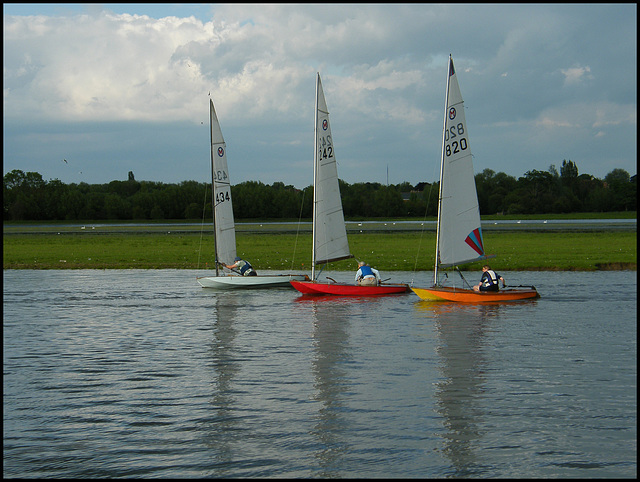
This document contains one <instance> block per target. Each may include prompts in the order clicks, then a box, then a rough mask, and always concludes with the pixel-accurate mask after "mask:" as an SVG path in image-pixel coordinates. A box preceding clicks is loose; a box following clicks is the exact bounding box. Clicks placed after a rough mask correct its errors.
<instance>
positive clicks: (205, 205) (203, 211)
mask: <svg viewBox="0 0 640 482" xmlns="http://www.w3.org/2000/svg"><path fill="white" fill-rule="evenodd" d="M206 211H207V185H206V184H205V185H204V203H203V206H202V223H201V224H200V246H198V264H197V269H200V253H201V252H202V233H203V232H204V215H205V213H206Z"/></svg>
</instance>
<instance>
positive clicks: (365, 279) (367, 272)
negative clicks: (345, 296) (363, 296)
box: [356, 261, 380, 286]
mask: <svg viewBox="0 0 640 482" xmlns="http://www.w3.org/2000/svg"><path fill="white" fill-rule="evenodd" d="M379 284H380V273H379V272H378V270H377V269H375V268H372V267H370V266H369V265H368V264H366V263H365V262H364V261H360V262H359V263H358V271H356V285H360V286H378V285H379Z"/></svg>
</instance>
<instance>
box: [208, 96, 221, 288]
mask: <svg viewBox="0 0 640 482" xmlns="http://www.w3.org/2000/svg"><path fill="white" fill-rule="evenodd" d="M209 139H210V143H211V149H210V155H211V210H212V211H213V233H214V236H213V251H214V257H215V264H216V276H219V275H220V272H219V269H218V236H217V235H216V234H215V232H216V177H215V169H214V167H213V100H211V99H209Z"/></svg>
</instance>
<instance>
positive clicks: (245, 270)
mask: <svg viewBox="0 0 640 482" xmlns="http://www.w3.org/2000/svg"><path fill="white" fill-rule="evenodd" d="M241 261H242V263H243V264H242V266H241V267H240V274H241V275H242V276H246V275H248V274H249V273H250V272H251V271H253V267H252V266H251V265H250V264H249V262H248V261H245V260H244V259H243V260H241ZM245 273H246V275H245Z"/></svg>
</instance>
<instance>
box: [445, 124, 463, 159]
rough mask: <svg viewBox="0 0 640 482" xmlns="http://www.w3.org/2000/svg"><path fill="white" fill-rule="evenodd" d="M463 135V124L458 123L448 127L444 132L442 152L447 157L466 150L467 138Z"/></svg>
mask: <svg viewBox="0 0 640 482" xmlns="http://www.w3.org/2000/svg"><path fill="white" fill-rule="evenodd" d="M463 135H464V124H463V123H462V122H460V123H459V124H458V125H454V126H451V127H448V128H447V130H446V131H445V132H444V142H445V147H444V152H445V154H446V155H447V157H449V156H451V155H453V154H457V153H459V152H461V151H464V150H466V149H467V147H468V144H467V138H466V137H462V136H463Z"/></svg>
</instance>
